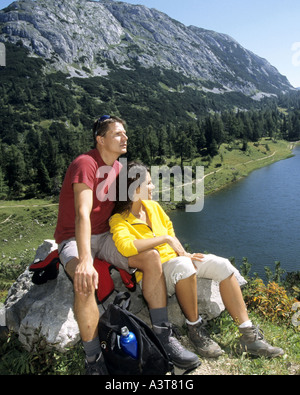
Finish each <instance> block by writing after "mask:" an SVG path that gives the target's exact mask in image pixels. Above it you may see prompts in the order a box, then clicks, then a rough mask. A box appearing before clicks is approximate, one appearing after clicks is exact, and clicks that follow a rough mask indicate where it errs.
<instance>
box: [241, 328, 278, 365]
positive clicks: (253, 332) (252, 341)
mask: <svg viewBox="0 0 300 395" xmlns="http://www.w3.org/2000/svg"><path fill="white" fill-rule="evenodd" d="M240 333H241V334H242V337H241V338H240V343H241V346H242V349H243V351H245V352H248V353H249V354H252V355H258V356H260V357H269V358H275V357H279V356H280V355H283V354H284V351H283V350H282V349H281V348H278V347H273V346H271V345H270V344H268V343H267V342H266V341H265V340H264V336H263V331H262V330H261V329H260V328H259V327H258V326H257V327H256V326H251V327H249V328H240Z"/></svg>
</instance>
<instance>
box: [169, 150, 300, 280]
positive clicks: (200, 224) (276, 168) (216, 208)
mask: <svg viewBox="0 0 300 395" xmlns="http://www.w3.org/2000/svg"><path fill="white" fill-rule="evenodd" d="M294 154H295V156H294V157H293V158H290V159H287V160H284V161H280V162H276V163H274V164H272V165H270V166H267V167H264V168H262V169H259V170H256V171H254V172H253V173H251V174H250V175H249V176H248V177H246V178H245V179H243V180H241V181H239V182H237V183H235V184H232V185H230V186H229V187H226V188H225V189H223V190H221V191H219V192H217V193H214V194H212V195H210V196H208V197H206V198H205V203H204V209H203V210H202V211H201V212H199V213H186V212H185V211H174V212H172V213H171V214H170V217H171V219H172V221H173V223H174V228H175V231H176V235H177V237H178V238H179V239H180V240H181V242H183V243H188V244H189V245H190V247H191V250H192V251H193V252H204V251H207V252H210V253H213V254H216V255H219V256H224V257H227V258H230V257H235V259H236V266H237V267H239V266H240V265H241V263H242V260H243V257H247V258H248V261H249V262H250V263H251V264H252V269H251V274H253V273H254V272H256V273H258V274H259V276H260V277H261V278H264V279H265V270H264V267H265V266H269V267H270V268H271V269H272V271H274V267H275V266H274V263H275V261H280V262H281V268H283V269H285V270H286V271H288V272H292V271H300V147H297V148H295V150H294Z"/></svg>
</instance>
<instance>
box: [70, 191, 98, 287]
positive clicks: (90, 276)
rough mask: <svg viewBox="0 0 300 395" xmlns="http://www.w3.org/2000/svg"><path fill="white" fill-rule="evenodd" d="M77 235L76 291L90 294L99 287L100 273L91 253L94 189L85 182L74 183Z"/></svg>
mask: <svg viewBox="0 0 300 395" xmlns="http://www.w3.org/2000/svg"><path fill="white" fill-rule="evenodd" d="M73 190H74V201H75V215H76V216H75V236H76V242H77V248H78V255H79V256H78V258H79V263H78V265H77V268H76V272H75V276H74V289H75V291H76V292H79V293H83V294H90V293H92V292H94V290H95V289H97V287H98V274H97V272H96V270H95V269H94V266H93V258H92V255H91V220H90V214H91V211H92V207H93V191H92V190H91V189H90V188H89V187H88V186H87V185H85V184H74V185H73Z"/></svg>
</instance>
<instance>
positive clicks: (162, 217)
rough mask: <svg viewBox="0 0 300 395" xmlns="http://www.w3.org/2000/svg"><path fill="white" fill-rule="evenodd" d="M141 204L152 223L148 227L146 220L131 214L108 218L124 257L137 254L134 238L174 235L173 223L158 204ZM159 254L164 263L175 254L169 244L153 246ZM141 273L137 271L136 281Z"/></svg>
mask: <svg viewBox="0 0 300 395" xmlns="http://www.w3.org/2000/svg"><path fill="white" fill-rule="evenodd" d="M143 205H144V207H145V209H146V211H147V214H148V217H149V219H150V222H151V224H152V227H150V226H149V225H148V224H147V223H146V222H143V221H141V220H139V219H138V218H136V217H135V216H134V215H133V214H131V213H129V214H115V215H113V216H112V217H111V218H110V221H109V225H110V231H111V233H112V235H113V240H114V242H115V245H116V247H117V249H118V251H119V252H120V253H121V254H122V255H123V256H126V257H131V256H134V255H137V254H138V250H137V249H136V247H135V245H134V243H133V242H134V240H138V239H149V238H153V237H157V236H165V235H169V236H172V237H175V232H174V228H173V224H172V222H171V220H170V218H169V217H168V215H167V214H166V213H165V211H164V210H163V209H162V207H161V206H160V205H159V203H157V202H155V201H153V200H144V201H143ZM155 248H156V250H157V251H158V252H159V254H160V258H161V262H162V263H165V262H167V261H169V260H170V259H172V258H175V257H176V256H177V254H176V252H175V251H174V250H173V248H172V247H170V245H169V244H167V243H166V244H162V245H160V246H158V247H155ZM141 277H142V276H141V273H140V272H137V276H136V278H137V281H140V280H141Z"/></svg>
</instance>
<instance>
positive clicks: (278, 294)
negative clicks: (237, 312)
mask: <svg viewBox="0 0 300 395" xmlns="http://www.w3.org/2000/svg"><path fill="white" fill-rule="evenodd" d="M244 298H245V303H246V305H247V307H248V309H249V310H255V311H256V312H257V313H258V314H259V315H261V316H262V317H264V318H266V319H268V320H270V321H272V322H276V323H281V322H285V323H286V324H288V325H290V324H292V316H293V314H294V312H293V310H292V307H293V305H294V303H296V302H297V299H295V298H293V297H291V296H288V294H287V292H286V290H285V289H284V288H283V287H282V286H280V285H279V284H277V283H275V282H269V283H268V285H265V284H264V282H263V281H262V280H261V279H255V280H253V281H252V282H251V283H250V285H249V286H248V287H247V289H246V290H245V292H244Z"/></svg>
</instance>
